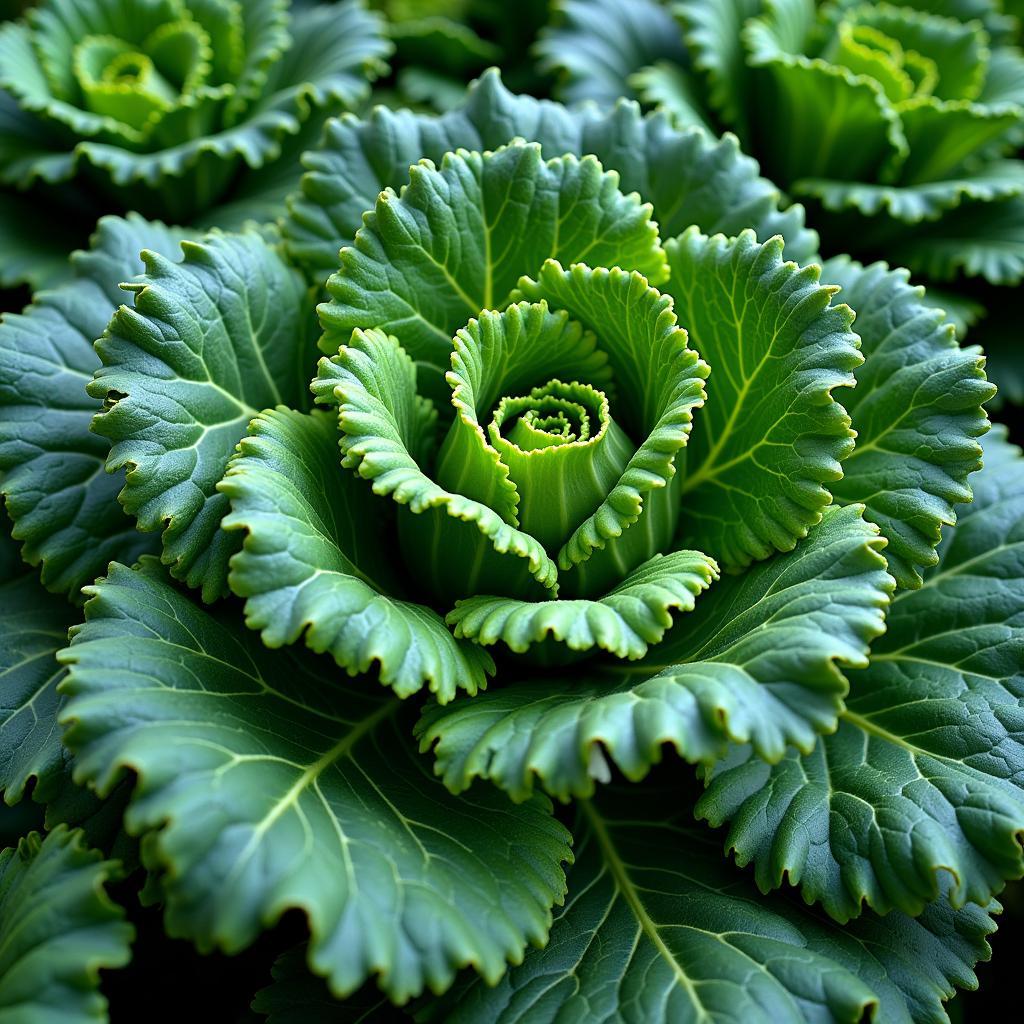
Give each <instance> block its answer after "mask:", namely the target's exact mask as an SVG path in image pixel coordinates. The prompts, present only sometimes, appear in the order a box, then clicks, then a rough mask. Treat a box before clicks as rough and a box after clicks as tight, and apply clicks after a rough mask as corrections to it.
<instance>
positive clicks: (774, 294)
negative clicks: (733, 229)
mask: <svg viewBox="0 0 1024 1024" xmlns="http://www.w3.org/2000/svg"><path fill="white" fill-rule="evenodd" d="M667 251H668V254H669V264H670V266H671V268H672V277H671V280H670V283H669V288H670V289H671V291H672V294H673V296H674V297H675V299H676V305H677V310H678V315H679V322H680V324H682V325H683V326H684V327H685V328H686V330H687V331H688V332H689V334H690V337H691V339H692V341H693V344H694V347H695V348H696V349H697V351H698V352H699V353H700V354H701V356H702V357H703V358H704V359H706V360H707V362H708V363H709V364H710V365H711V378H710V380H709V382H708V401H707V404H706V405H705V407H704V409H703V410H702V411H701V415H700V417H699V419H698V421H697V422H696V424H695V429H694V432H693V439H692V442H691V444H690V445H689V446H688V449H687V471H686V477H685V479H684V480H683V484H682V489H683V509H684V511H683V516H682V530H683V536H684V537H685V538H687V540H688V541H689V540H691V539H692V541H693V544H694V546H695V547H698V548H700V549H701V550H706V551H708V552H709V553H710V554H711V555H713V556H714V557H715V558H717V559H719V560H720V561H721V562H723V563H724V564H725V565H727V566H732V567H739V566H744V565H747V564H749V563H750V562H751V561H753V560H756V559H761V558H766V557H768V555H770V554H771V553H772V552H773V551H788V550H790V549H791V548H792V547H793V546H794V545H795V544H796V542H797V540H799V538H801V537H803V536H804V535H805V534H806V532H807V530H808V529H809V528H810V527H811V526H813V525H814V524H815V523H816V522H817V521H818V519H819V517H820V516H821V509H822V508H823V507H824V506H825V505H827V504H829V502H830V501H831V495H830V493H829V490H828V488H829V487H830V486H832V485H834V484H835V482H836V481H838V480H839V479H840V478H841V477H842V469H841V467H840V464H839V463H840V460H841V459H843V458H844V457H846V456H848V455H849V453H850V452H851V451H852V450H853V434H852V431H851V430H850V420H849V417H848V416H847V414H846V411H845V410H844V409H843V407H842V406H841V405H840V404H839V403H838V402H837V401H835V400H834V399H833V397H832V391H833V389H834V388H847V387H850V386H852V385H853V383H854V378H853V372H852V371H853V370H854V369H855V368H856V367H857V366H859V365H860V364H861V362H862V361H863V359H862V357H861V355H860V354H859V353H858V351H857V340H858V339H857V337H856V335H855V334H853V333H852V332H851V330H850V325H851V323H852V321H853V314H852V312H851V311H850V309H849V307H848V306H845V305H837V306H833V305H831V299H832V296H833V295H834V293H835V291H836V289H835V288H834V287H828V286H822V285H820V284H819V280H818V279H819V276H820V269H819V268H818V267H816V266H810V267H805V268H803V269H800V268H799V267H797V266H796V265H795V264H793V263H787V262H783V259H782V239H781V238H775V239H769V240H768V241H767V242H765V243H763V244H759V243H758V242H757V241H756V239H755V238H754V235H753V233H752V232H749V231H747V232H744V233H743V234H742V235H740V237H739V238H738V239H731V240H730V239H726V238H724V237H722V236H720V235H716V236H715V237H713V238H707V237H706V236H704V235H701V234H700V232H698V231H696V230H695V229H691V230H689V231H687V232H685V233H684V234H683V235H681V236H680V237H679V238H678V239H675V240H673V241H671V242H669V243H668V246H667Z"/></svg>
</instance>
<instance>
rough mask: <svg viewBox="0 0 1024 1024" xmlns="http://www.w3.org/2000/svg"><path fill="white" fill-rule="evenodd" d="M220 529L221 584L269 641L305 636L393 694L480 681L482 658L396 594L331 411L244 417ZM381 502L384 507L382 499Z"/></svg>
mask: <svg viewBox="0 0 1024 1024" xmlns="http://www.w3.org/2000/svg"><path fill="white" fill-rule="evenodd" d="M218 489H219V490H220V492H221V493H222V494H225V495H227V497H228V498H230V500H231V513H230V515H228V516H227V517H226V518H225V519H224V524H223V525H224V528H225V529H227V530H240V531H244V535H245V540H244V542H243V545H242V550H241V551H239V552H238V553H237V554H236V555H235V556H234V557H233V558H232V559H231V573H230V576H229V582H230V584H231V589H232V590H233V591H234V593H236V594H238V595H239V596H240V597H244V598H245V599H246V605H245V615H246V624H247V625H248V626H249V627H250V628H252V629H258V630H260V631H261V635H262V637H263V642H264V643H265V644H267V646H268V647H280V646H282V645H283V644H289V643H295V642H296V641H297V640H299V639H300V638H301V637H303V636H304V637H305V641H306V644H307V645H308V646H309V647H310V648H312V649H313V650H314V651H318V652H325V651H326V652H329V653H330V654H331V655H333V657H334V659H335V661H337V662H338V664H339V665H341V667H342V668H344V669H345V670H346V671H347V672H348V673H349V675H356V674H357V673H361V672H367V671H368V670H370V669H371V668H373V667H375V666H376V667H378V668H379V672H380V680H381V682H382V683H384V684H385V685H388V686H391V687H392V688H393V689H394V691H395V693H397V694H398V695H399V696H400V697H407V696H409V695H410V694H412V693H415V692H416V691H417V690H419V689H420V688H421V687H424V686H427V687H429V689H430V690H431V692H433V693H434V694H436V695H437V698H438V700H439V701H441V702H442V703H445V702H447V701H449V700H451V699H452V697H454V696H455V692H456V689H457V688H462V689H464V690H467V691H468V692H469V693H471V694H473V693H476V691H477V689H479V688H482V687H484V686H485V685H486V675H485V672H486V671H488V670H491V671H493V665H492V664H491V661H490V659H489V658H488V657H487V656H486V655H485V654H484V653H483V652H482V651H480V650H479V649H478V648H475V647H473V646H471V645H469V644H460V643H458V642H457V641H456V640H455V639H454V638H453V637H452V635H451V633H449V632H448V630H447V629H446V628H445V624H444V622H443V621H442V620H441V618H440V616H438V615H437V613H436V612H434V611H432V610H431V609H430V608H427V607H425V606H423V605H420V604H417V603H415V602H414V601H408V600H401V599H400V598H399V597H397V596H395V595H396V594H397V595H400V594H401V593H402V589H403V588H402V586H401V583H400V580H399V574H398V572H397V570H396V568H395V566H393V565H392V564H390V563H389V561H388V553H389V552H390V551H392V550H393V549H394V541H393V540H392V539H391V536H390V534H392V533H393V528H392V529H389V525H390V524H389V523H388V522H387V520H386V519H385V517H384V516H383V515H382V508H381V505H382V502H380V501H379V500H378V499H376V498H375V497H374V495H373V492H372V491H371V490H370V487H369V485H368V484H366V483H364V482H363V481H361V480H360V479H358V477H356V476H355V474H353V473H349V472H346V471H345V470H343V469H342V468H341V465H340V457H339V452H338V431H337V421H336V419H335V417H333V416H329V415H327V414H325V413H320V412H314V413H311V414H303V413H299V412H294V411H292V410H286V409H283V408H281V409H277V410H271V411H268V412H264V413H260V415H259V416H257V417H256V418H255V419H254V420H253V421H252V423H251V424H250V426H249V436H247V437H246V438H245V439H244V440H243V441H242V442H241V444H240V445H239V452H238V454H237V455H236V456H235V457H234V458H233V459H232V460H231V463H230V465H229V467H228V471H227V475H226V476H225V477H224V479H223V480H222V481H221V483H220V485H219V488H218ZM384 508H385V510H386V506H384Z"/></svg>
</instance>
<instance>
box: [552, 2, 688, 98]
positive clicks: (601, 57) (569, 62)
mask: <svg viewBox="0 0 1024 1024" xmlns="http://www.w3.org/2000/svg"><path fill="white" fill-rule="evenodd" d="M551 6H552V7H553V8H554V11H555V16H554V18H553V19H552V23H551V25H550V26H548V27H547V28H544V29H542V30H541V32H540V35H539V37H538V39H537V44H536V47H535V52H536V54H537V57H538V58H539V68H540V70H541V71H543V72H545V73H547V74H552V75H554V76H555V78H556V92H557V94H558V97H559V99H563V100H565V102H566V103H578V102H579V101H581V100H594V101H595V102H597V103H604V104H609V105H611V104H613V103H614V102H615V101H616V100H617V99H618V98H619V97H620V96H633V95H634V94H633V93H632V91H631V90H630V88H629V86H628V84H627V83H628V80H629V76H630V75H631V74H632V73H633V72H634V71H638V70H639V69H640V68H643V67H647V66H648V65H650V64H656V63H657V62H658V61H665V62H666V63H670V64H673V65H677V66H683V65H685V64H686V63H687V59H686V50H685V48H684V47H683V41H682V38H681V33H680V31H679V28H678V26H677V25H676V24H675V23H674V22H673V20H672V16H671V15H670V14H669V13H668V11H666V10H665V8H664V7H663V6H662V5H661V4H659V3H656V2H654V0H631V2H630V3H621V2H620V0H559V2H557V3H554V4H552V5H551Z"/></svg>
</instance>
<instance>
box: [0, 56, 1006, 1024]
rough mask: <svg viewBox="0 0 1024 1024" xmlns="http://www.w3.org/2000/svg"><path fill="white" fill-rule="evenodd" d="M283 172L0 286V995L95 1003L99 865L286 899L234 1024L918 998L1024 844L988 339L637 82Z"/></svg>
mask: <svg viewBox="0 0 1024 1024" xmlns="http://www.w3.org/2000/svg"><path fill="white" fill-rule="evenodd" d="M307 165H308V168H309V170H308V173H307V175H306V176H305V178H304V179H303V182H302V188H301V191H299V192H298V193H296V194H295V195H294V196H293V197H292V199H291V200H290V202H289V205H288V209H287V216H286V217H285V218H284V222H283V225H284V229H283V241H281V242H280V243H278V242H275V241H274V240H273V239H268V237H267V235H266V234H265V233H260V232H258V231H255V230H246V231H242V232H237V233H225V232H220V231H214V232H212V233H208V234H205V235H196V234H194V233H190V232H183V231H181V230H178V229H172V228H167V227H164V226H162V225H160V224H157V223H153V222H147V221H145V220H143V219H142V218H140V217H137V216H133V217H128V218H123V219H122V218H116V217H108V218H105V219H103V220H102V221H101V222H100V225H99V228H98V231H97V233H96V235H95V237H94V239H93V243H92V247H91V249H90V250H89V251H88V252H82V253H78V254H76V256H75V257H74V258H73V260H72V263H71V274H72V276H71V277H70V278H69V280H68V281H67V282H65V283H64V284H63V285H62V286H61V287H60V288H57V289H54V290H52V291H48V292H44V293H42V294H41V295H39V296H38V297H37V300H36V302H35V303H34V304H33V305H32V306H30V307H29V308H28V309H26V311H25V312H24V313H23V314H22V315H20V316H9V317H7V318H6V319H5V321H4V322H3V324H2V326H0V341H2V344H0V469H2V471H3V474H4V476H3V480H2V486H3V490H4V494H5V496H6V506H7V511H8V513H9V515H10V518H11V521H12V525H11V533H12V538H13V539H12V541H11V542H10V545H8V547H5V548H3V549H0V554H2V557H3V559H4V564H6V565H7V566H10V567H11V579H10V581H9V582H7V583H5V584H4V585H3V587H4V589H3V596H2V600H3V603H4V607H5V609H7V611H8V614H6V615H5V616H4V617H3V618H2V620H0V629H2V632H0V657H2V658H3V666H4V668H3V675H2V676H0V678H2V679H3V680H4V685H5V687H6V688H7V689H6V691H5V692H6V694H7V696H5V700H4V703H3V707H4V709H5V710H4V712H3V718H2V719H0V740H2V744H0V785H2V787H3V789H4V791H5V796H6V799H7V800H8V801H9V802H15V801H18V800H21V799H23V798H24V797H25V795H26V794H27V793H28V792H29V790H30V789H31V795H32V797H33V798H34V799H35V800H36V801H38V802H40V803H42V804H45V805H46V827H47V830H48V831H47V834H46V837H45V838H40V836H39V835H36V834H33V835H31V836H29V837H27V838H25V839H24V840H23V841H22V843H21V844H20V845H19V847H18V848H17V850H15V851H11V852H8V853H7V854H5V855H4V856H5V859H4V860H3V861H2V862H0V943H3V944H4V945H3V947H2V948H4V949H5V953H4V959H3V960H0V1000H2V1001H3V1004H4V1005H13V1006H17V1007H18V1008H19V1010H23V1011H24V1013H25V1014H27V1015H29V1016H28V1017H27V1019H45V1017H44V1016H42V1015H43V1014H45V1013H46V1012H48V1010H47V1007H48V1006H51V1005H59V1006H60V1007H61V1008H62V1009H65V1008H67V1009H68V1012H69V1013H70V1012H72V1011H73V1012H74V1013H76V1014H77V1017H75V1018H74V1019H96V1018H97V1017H102V1015H103V1012H104V1009H103V999H102V996H101V995H100V994H99V993H98V992H97V977H96V975H97V970H98V968H99V967H108V968H113V967H117V966H118V965H121V964H123V963H125V962H126V960H127V959H128V952H127V946H128V942H129V939H130V929H129V928H128V927H127V926H126V924H125V922H124V920H123V911H122V910H120V909H119V908H118V907H117V906H116V905H114V904H112V903H111V901H110V899H109V897H108V896H107V895H106V894H105V892H104V890H103V883H104V880H108V879H112V878H114V877H117V875H118V872H120V871H127V872H129V873H130V874H129V884H128V885H127V886H126V885H122V886H120V888H119V891H123V890H125V889H126V888H127V890H128V891H129V892H130V891H131V885H132V884H136V885H137V886H139V887H140V888H141V893H142V898H143V899H144V900H145V901H146V903H147V904H149V905H159V906H161V907H162V912H163V921H164V927H165V929H166V932H167V934H168V935H169V936H173V937H176V938H185V939H189V940H191V941H192V942H193V943H194V944H195V945H196V946H197V948H198V949H199V950H201V951H210V950H221V951H225V952H227V953H232V954H235V953H241V952H242V951H243V950H246V949H247V948H249V947H251V946H252V945H253V943H254V942H256V940H257V939H258V938H259V937H260V935H261V934H262V933H264V932H268V931H269V932H271V935H270V936H269V938H265V939H264V941H265V942H266V941H270V942H271V943H273V942H275V941H278V940H280V944H281V946H283V944H284V939H283V938H282V936H283V934H284V933H283V932H282V931H281V930H280V929H279V928H278V929H277V930H274V929H275V926H278V925H279V923H280V922H281V919H282V917H283V916H285V915H286V914H287V912H288V911H290V910H296V911H299V912H300V915H301V920H302V928H303V932H304V935H305V940H304V941H302V942H301V943H300V944H298V945H291V946H290V947H289V948H280V946H279V948H280V957H279V959H278V961H277V964H276V966H275V969H274V978H273V981H272V982H271V983H269V984H268V985H266V987H265V988H263V989H262V991H260V992H259V993H257V994H256V995H255V999H254V1002H253V1007H254V1009H255V1010H256V1011H258V1012H260V1013H263V1014H266V1015H268V1016H269V1017H270V1019H271V1020H276V1021H283V1020H333V1019H338V1020H343V1019H353V1018H356V1017H359V1016H360V1015H362V1017H361V1019H387V1017H386V1015H388V1014H390V1013H392V1012H397V1011H394V1007H395V1006H404V1007H406V1008H407V1009H408V1011H409V1012H410V1013H411V1014H413V1015H414V1016H415V1017H416V1018H417V1019H421V1020H444V1021H474V1022H475V1021H479V1022H488V1024H490V1022H494V1021H500V1022H511V1021H530V1022H531V1024H532V1022H534V1021H555V1020H558V1021H580V1022H583V1021H588V1022H589V1021H593V1020H604V1021H624V1022H637V1024H640V1022H645V1024H646V1022H649V1021H671V1022H675V1021H726V1020H735V1019H738V1018H741V1017H742V1018H743V1019H749V1020H751V1021H778V1020H786V1021H788V1020H794V1021H797V1020H799V1021H821V1020H840V1021H851V1022H855V1021H861V1020H864V1019H865V1018H868V1019H875V1020H878V1021H886V1022H890V1021H891V1022H911V1021H913V1022H925V1021H927V1022H933V1021H945V1020H947V1019H948V1018H947V1016H946V1013H945V1010H944V1007H943V1003H944V1001H946V1000H948V999H949V998H950V997H951V996H952V995H953V993H954V991H955V989H956V987H958V986H959V987H968V988H969V987H972V986H973V985H974V984H975V976H974V973H973V969H974V965H975V964H976V963H977V962H978V961H979V960H980V959H984V958H986V957H987V956H988V954H989V950H988V945H987V936H988V935H989V934H990V933H991V932H992V931H993V930H994V928H995V923H994V920H993V916H992V915H993V914H995V913H996V912H998V910H999V905H998V903H997V902H996V901H995V896H996V895H997V894H998V893H999V891H1000V890H1001V889H1002V888H1003V886H1004V884H1005V882H1006V880H1007V879H1011V878H1018V877H1020V876H1021V875H1022V874H1024V858H1022V850H1021V843H1020V838H1019V837H1020V835H1021V833H1022V830H1024V793H1022V791H1021V779H1022V777H1024V772H1022V767H1024V750H1022V734H1024V718H1022V712H1021V699H1022V692H1021V679H1022V661H1024V560H1022V552H1024V503H1022V499H1024V462H1022V455H1021V453H1020V451H1019V450H1018V449H1017V448H1015V447H1014V446H1012V445H1010V444H1009V443H1008V442H1007V440H1006V437H1005V433H1004V432H1003V431H1002V430H1001V429H997V430H995V431H993V432H992V433H990V434H989V435H988V436H986V437H985V440H984V448H983V447H982V443H981V441H980V439H981V438H982V436H983V435H985V433H986V430H987V428H988V420H987V417H986V414H985V412H984V410H983V404H984V403H985V402H986V401H987V400H988V399H989V398H990V397H991V396H992V393H993V391H994V388H993V386H992V385H991V384H989V383H988V382H987V380H986V378H985V373H984V359H983V357H982V356H981V355H980V353H979V352H978V351H977V350H976V349H964V348H962V347H961V346H960V345H959V344H958V342H957V340H956V337H955V330H954V327H953V325H952V324H951V323H949V322H948V321H946V319H945V318H944V316H943V315H942V314H941V313H939V312H938V311H936V310H934V309H932V308H930V307H929V306H927V305H925V304H924V301H923V296H922V291H921V289H920V288H917V287H913V286H911V285H910V284H909V283H908V275H907V273H906V272H905V271H898V270H890V269H889V268H888V267H887V266H885V265H884V264H880V263H879V264H873V265H871V266H867V267H865V266H861V265H860V264H857V263H854V262H852V261H850V260H849V259H845V258H843V259H838V260H830V261H828V262H827V263H825V264H824V266H821V265H819V264H818V263H816V262H815V259H816V256H815V254H816V249H817V239H816V237H815V235H814V234H813V233H812V232H810V231H808V230H807V229H806V228H805V227H804V225H803V221H802V216H803V214H802V210H801V209H800V208H799V207H791V208H789V209H787V210H785V211H783V210H780V208H779V194H778V192H777V191H776V189H775V188H774V187H773V186H772V185H771V184H770V183H769V182H767V181H766V180H765V179H763V178H761V177H759V176H758V169H757V166H756V164H755V163H754V162H753V161H752V160H751V159H749V158H748V157H745V156H743V155H742V154H741V153H740V152H739V150H738V148H737V145H736V142H735V140H734V139H731V138H726V139H724V140H716V139H713V138H712V137H711V136H709V135H708V134H707V133H705V132H704V131H703V130H702V129H700V128H691V129H687V130H681V129H679V128H677V127H675V126H674V125H673V124H672V123H671V122H670V120H669V119H668V117H667V116H665V115H664V114H660V113H659V114H654V115H650V116H646V117H645V116H642V115H641V113H640V111H639V109H638V107H637V106H636V105H635V104H632V103H628V102H623V103H619V104H618V105H617V106H615V107H614V108H613V109H612V110H610V111H605V112H602V111H600V110H598V108H596V107H593V106H591V107H585V108H581V109H578V110H572V109H567V108H565V107H563V106H560V105H558V104H555V103H550V102H545V101H538V100H536V99H532V98H529V97H523V96H516V95H513V94H511V93H509V92H507V91H506V90H505V88H504V87H503V86H502V84H501V82H500V79H499V78H498V76H497V74H496V73H488V74H487V75H485V76H484V78H483V79H482V80H481V81H480V82H478V83H477V84H476V85H475V86H474V87H472V88H471V90H470V92H469V94H468V96H467V98H466V100H465V101H464V103H463V104H462V105H460V106H459V107H458V108H456V109H455V110H453V111H450V112H449V113H447V114H444V115H441V116H432V115H425V114H416V113H412V112H410V111H400V112H393V111H389V110H387V109H385V108H383V107H378V108H377V109H375V110H374V111H373V113H372V114H370V115H369V116H368V117H366V118H363V119H358V118H355V117H353V116H347V117H344V118H342V119H340V120H334V121H331V122H329V124H328V127H327V130H326V132H325V135H324V138H323V142H322V145H321V146H320V147H319V148H318V149H317V150H316V151H314V152H312V153H310V154H309V155H308V157H307ZM339 250H340V256H339ZM140 251H141V254H142V255H141V260H137V259H136V257H135V253H137V252H140ZM119 282H126V283H125V284H123V285H121V288H122V289H123V291H121V292H120V293H119V292H118V283H119ZM119 294H120V296H122V297H123V298H125V299H127V300H128V301H127V302H125V303H124V304H122V305H119V302H120V301H121V299H119ZM318 299H322V300H323V301H322V302H320V304H319V306H318V311H317V314H314V304H315V303H316V301H317V300H318ZM855 311H856V313H855ZM94 339H96V340H95V348H94V347H93V341H94ZM310 381H311V383H310ZM983 463H984V468H982V465H983ZM104 468H105V469H106V470H107V471H108V473H104V472H103V470H104ZM118 492H119V493H118ZM972 498H973V500H972ZM118 502H119V503H120V505H118ZM122 510H123V511H122ZM15 544H17V545H20V555H21V558H22V559H23V560H24V561H25V562H27V563H28V565H30V566H33V567H38V568H39V573H40V577H39V578H40V579H41V581H42V586H41V585H40V583H39V582H38V581H37V577H36V572H34V571H29V570H28V569H27V568H22V569H21V570H15V568H14V563H15V562H16V560H17V554H16V553H15V552H14V550H13V548H14V545H15ZM80 594H81V595H82V597H84V599H85V600H84V608H79V607H78V602H79V595H80ZM65 598H69V599H70V603H69V602H68V601H66V600H65ZM83 620H84V621H83ZM68 625H71V626H72V628H71V638H70V643H69V644H66V642H65V632H64V631H65V629H66V628H67V627H68ZM662 762H664V763H662ZM708 826H711V827H708ZM713 829H719V831H717V832H716V831H714V830H713ZM730 860H735V862H736V863H735V864H733V863H730ZM118 862H121V863H122V864H123V865H124V867H119V866H118ZM41 903H42V904H43V905H45V906H46V907H47V908H48V911H49V912H48V913H47V914H46V915H42V916H40V917H30V916H28V915H26V913H25V910H24V908H26V907H31V906H38V905H40V904H41ZM23 919H30V920H31V921H32V928H31V929H23V928H19V922H20V921H22V920H23ZM58 953H59V955H57V954H58ZM339 1000H348V1001H347V1002H339ZM32 1014H34V1015H35V1016H31V1015H32Z"/></svg>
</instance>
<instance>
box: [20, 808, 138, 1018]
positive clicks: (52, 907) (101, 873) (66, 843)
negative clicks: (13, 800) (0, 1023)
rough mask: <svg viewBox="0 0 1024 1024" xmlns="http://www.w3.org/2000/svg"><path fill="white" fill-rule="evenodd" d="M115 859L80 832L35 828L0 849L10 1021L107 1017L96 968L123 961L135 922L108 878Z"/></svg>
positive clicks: (114, 872)
mask: <svg viewBox="0 0 1024 1024" xmlns="http://www.w3.org/2000/svg"><path fill="white" fill-rule="evenodd" d="M117 874H118V870H117V865H116V864H115V863H114V862H112V861H104V860H102V858H101V856H100V854H99V853H98V852H96V851H94V850H89V849H87V848H86V847H85V846H84V845H83V843H82V835H81V833H80V832H69V831H68V830H67V829H66V828H64V827H62V826H61V827H58V828H56V829H54V831H53V832H51V833H50V834H49V835H48V836H47V837H46V838H45V839H43V838H41V837H40V836H39V834H38V833H36V832H33V833H31V834H30V835H28V836H26V837H25V838H24V839H22V840H21V841H20V842H19V843H18V845H17V847H12V848H9V849H7V850H4V851H3V852H2V853H0V1007H2V1011H0V1012H2V1013H3V1016H4V1017H5V1018H6V1019H7V1020H10V1021H24V1022H29V1021H43V1020H47V1021H51V1020H60V1021H66V1022H67V1024H90V1022H98V1021H105V1020H106V1019H107V1012H106V1011H107V1001H106V999H105V998H104V997H103V996H102V995H101V993H100V970H101V969H109V968H114V967H123V966H124V965H125V964H126V963H128V960H129V957H130V955H131V954H130V946H131V941H132V936H133V934H134V929H133V928H132V926H131V925H130V924H128V923H126V922H125V920H124V911H123V910H121V908H120V907H118V906H116V905H115V904H114V903H112V902H111V900H110V897H109V896H108V895H107V893H106V889H105V885H106V884H107V883H108V882H110V881H111V880H112V879H114V878H116V877H117Z"/></svg>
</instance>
